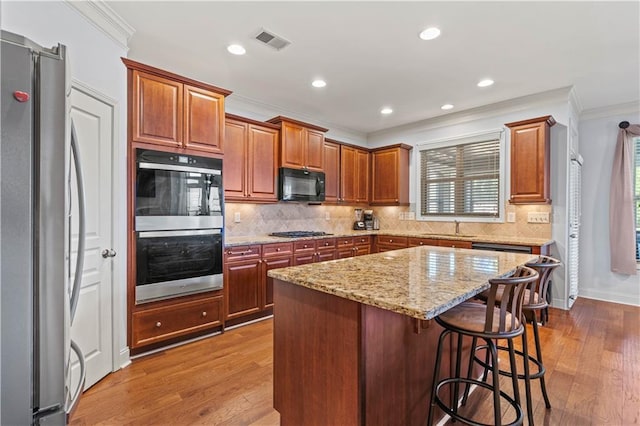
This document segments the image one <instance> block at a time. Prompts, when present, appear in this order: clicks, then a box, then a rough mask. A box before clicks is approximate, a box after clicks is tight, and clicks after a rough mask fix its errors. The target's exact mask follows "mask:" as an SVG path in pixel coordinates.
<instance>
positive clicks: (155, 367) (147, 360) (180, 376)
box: [70, 298, 640, 426]
mask: <svg viewBox="0 0 640 426" xmlns="http://www.w3.org/2000/svg"><path fill="white" fill-rule="evenodd" d="M272 323H273V321H272V320H266V321H261V322H258V323H254V324H251V325H248V326H245V327H240V328H237V329H234V330H231V331H227V332H226V333H224V334H222V335H219V336H214V337H212V338H208V339H205V340H201V341H198V342H194V343H190V344H188V345H184V346H181V347H178V348H173V349H169V350H166V351H163V352H159V353H156V354H153V355H149V356H147V357H143V358H139V359H136V360H134V361H133V363H132V365H131V366H129V367H127V368H124V369H122V370H120V371H117V372H116V373H113V374H110V375H109V376H107V377H106V378H105V379H103V380H102V381H101V382H99V383H98V384H96V385H95V386H93V387H92V388H91V389H89V390H88V391H87V392H85V393H84V395H83V396H82V398H81V400H80V403H79V406H78V409H77V411H76V412H75V414H74V416H73V418H72V420H71V423H70V424H71V425H85V424H91V425H94V424H118V425H125V424H136V425H146V424H181V425H186V424H211V425H213V424H224V425H277V424H279V421H280V417H279V415H278V413H277V412H276V411H275V410H274V409H273V408H272V399H273V385H272V384H273V359H272V333H273V327H272ZM529 334H530V335H531V334H532V333H529ZM540 337H541V340H542V345H543V355H544V363H545V366H546V368H547V372H546V378H547V390H548V393H549V398H550V400H551V405H552V408H551V409H550V410H547V409H545V407H544V402H543V400H542V395H541V393H540V387H539V384H538V383H537V381H534V383H533V386H532V389H533V403H534V406H535V409H534V420H535V424H538V425H616V426H622V425H624V426H626V425H638V424H640V308H638V307H633V306H626V305H619V304H614V303H607V302H600V301H595V300H589V299H583V298H580V299H578V301H577V302H576V304H575V305H574V307H573V309H572V310H571V311H562V310H557V309H551V311H550V321H549V323H548V324H547V325H546V326H544V327H540ZM500 384H501V386H502V389H503V390H505V391H507V392H508V393H511V392H512V391H511V382H510V381H509V380H508V379H507V378H503V379H502V380H501V382H500ZM521 395H523V397H524V387H523V386H521ZM490 404H491V400H490V399H488V398H486V395H483V394H482V392H474V394H472V396H471V397H470V399H469V402H468V403H467V406H466V407H464V408H463V410H472V411H473V412H476V413H487V416H488V417H487V418H485V419H480V420H481V421H485V422H491V415H492V414H491V413H492V408H491V407H492V406H491V405H490ZM507 415H508V413H507ZM476 419H478V418H477V417H476ZM505 420H506V418H505Z"/></svg>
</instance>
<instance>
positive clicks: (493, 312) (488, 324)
mask: <svg viewBox="0 0 640 426" xmlns="http://www.w3.org/2000/svg"><path fill="white" fill-rule="evenodd" d="M537 278H538V273H537V272H536V271H535V270H533V269H531V268H528V267H526V266H519V267H518V268H517V269H516V270H514V271H512V272H511V273H510V274H509V275H507V276H503V277H500V278H493V279H490V280H489V284H490V285H491V286H490V288H489V290H487V295H488V299H487V303H486V304H481V303H476V302H464V303H461V304H460V305H457V306H454V307H453V308H451V309H449V310H448V311H446V312H444V313H442V314H440V315H439V316H437V317H436V318H435V320H436V322H437V323H438V324H440V325H441V326H442V327H444V331H443V332H442V333H441V334H440V339H439V342H438V351H437V355H436V365H435V369H434V373H433V386H432V388H431V407H430V410H429V418H428V420H427V425H431V424H432V422H433V413H434V411H435V407H436V405H437V406H439V407H440V408H441V409H442V410H443V411H444V412H445V413H446V414H448V415H449V416H451V417H452V418H453V419H454V420H459V421H461V422H463V423H466V424H472V425H477V424H479V423H477V422H475V421H474V420H472V419H469V418H466V417H463V416H461V415H459V414H458V392H459V386H460V384H461V383H462V384H464V385H465V386H466V389H465V395H467V393H468V388H469V386H470V385H474V384H475V385H477V386H480V387H483V388H485V389H489V390H491V391H492V392H493V409H494V413H493V414H494V422H495V423H494V424H496V425H501V424H502V420H501V409H500V398H501V397H502V398H504V399H505V400H506V401H507V402H508V403H509V404H510V405H511V406H512V407H513V408H514V410H515V413H516V419H515V421H514V422H512V423H510V425H519V424H522V421H523V413H522V409H521V408H520V396H519V393H518V380H517V377H515V376H514V377H513V378H512V383H513V390H514V397H515V399H514V398H511V397H510V396H509V395H507V394H506V393H505V392H503V391H501V390H500V375H499V369H498V362H497V359H498V352H497V346H496V342H495V340H497V339H507V340H508V342H510V344H509V347H510V348H511V349H512V350H511V351H510V354H509V360H510V364H511V368H512V371H516V363H515V352H514V351H513V344H512V341H513V339H514V338H515V337H518V336H520V335H522V333H523V332H524V326H523V324H522V322H521V318H522V303H523V298H524V292H525V289H526V287H527V286H528V285H529V284H530V283H532V282H533V281H535V280H537ZM498 294H500V295H502V300H507V301H508V302H507V303H499V302H498V301H497V300H496V296H497V295H498ZM451 333H457V335H458V347H457V352H456V361H455V377H451V378H445V379H443V380H440V379H439V375H440V363H441V359H442V349H443V346H444V342H445V338H446V337H447V336H449V335H450V334H451ZM463 336H471V337H473V343H472V352H471V355H470V356H469V374H468V375H467V377H466V378H462V377H460V364H461V362H462V360H461V356H462V338H463ZM477 339H483V340H484V341H485V342H486V344H487V348H488V351H489V352H490V354H491V358H492V359H491V361H492V362H491V365H492V372H493V376H492V377H493V383H492V384H491V385H489V384H488V383H486V382H485V381H481V380H476V379H472V378H471V372H472V369H473V361H474V359H475V357H474V352H473V347H475V345H476V343H477ZM449 384H453V396H454V397H453V407H449V406H448V405H447V404H445V403H444V401H442V399H441V398H440V396H439V392H440V390H441V388H442V386H444V385H449Z"/></svg>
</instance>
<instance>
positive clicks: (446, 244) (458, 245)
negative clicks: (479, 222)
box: [438, 240, 471, 249]
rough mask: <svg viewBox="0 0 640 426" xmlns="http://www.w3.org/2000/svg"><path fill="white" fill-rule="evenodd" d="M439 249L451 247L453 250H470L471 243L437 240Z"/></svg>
mask: <svg viewBox="0 0 640 426" xmlns="http://www.w3.org/2000/svg"><path fill="white" fill-rule="evenodd" d="M438 245H439V246H440V247H453V248H468V249H470V248H471V241H460V240H438Z"/></svg>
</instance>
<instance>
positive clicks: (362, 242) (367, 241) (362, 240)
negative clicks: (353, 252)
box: [353, 235, 371, 246]
mask: <svg viewBox="0 0 640 426" xmlns="http://www.w3.org/2000/svg"><path fill="white" fill-rule="evenodd" d="M353 242H354V244H355V245H357V246H368V245H371V236H370V235H364V236H362V237H353Z"/></svg>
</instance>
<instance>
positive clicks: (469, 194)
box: [420, 135, 500, 217]
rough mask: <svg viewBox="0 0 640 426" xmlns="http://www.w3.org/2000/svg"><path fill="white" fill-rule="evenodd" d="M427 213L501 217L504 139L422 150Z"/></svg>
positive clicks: (424, 211) (423, 208) (423, 203)
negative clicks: (501, 140) (501, 164)
mask: <svg viewBox="0 0 640 426" xmlns="http://www.w3.org/2000/svg"><path fill="white" fill-rule="evenodd" d="M420 193H421V197H420V200H421V205H420V209H421V213H422V215H423V216H430V215H431V216H475V217H478V216H482V217H497V216H498V215H499V206H500V139H499V135H497V136H492V137H491V138H490V139H489V140H482V141H477V142H473V143H464V144H459V145H453V146H446V147H439V148H434V149H426V150H422V151H420Z"/></svg>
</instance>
